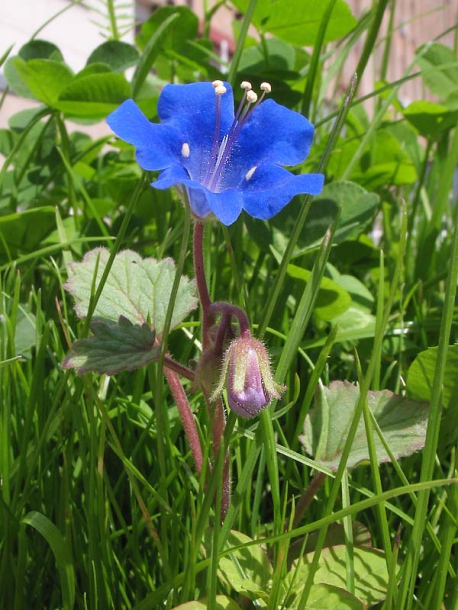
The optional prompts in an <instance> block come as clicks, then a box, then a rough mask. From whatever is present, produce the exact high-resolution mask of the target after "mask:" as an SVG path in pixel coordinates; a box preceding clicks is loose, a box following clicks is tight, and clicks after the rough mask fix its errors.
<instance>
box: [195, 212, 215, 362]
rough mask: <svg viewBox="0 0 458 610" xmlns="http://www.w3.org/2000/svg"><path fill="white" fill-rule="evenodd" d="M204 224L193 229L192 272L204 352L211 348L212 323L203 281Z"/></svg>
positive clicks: (209, 302)
mask: <svg viewBox="0 0 458 610" xmlns="http://www.w3.org/2000/svg"><path fill="white" fill-rule="evenodd" d="M203 239H204V224H203V223H201V222H198V221H197V222H196V224H195V227H194V252H193V253H194V272H195V275H196V282H197V290H198V291H199V297H200V304H201V307H202V347H203V350H204V351H205V350H206V349H208V348H209V347H210V346H211V339H210V337H209V329H210V327H211V325H212V324H213V322H214V316H213V314H212V312H211V304H212V302H211V299H210V294H209V292H208V287H207V280H206V279H205V265H204V254H203Z"/></svg>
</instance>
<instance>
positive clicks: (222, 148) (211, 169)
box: [182, 80, 272, 193]
mask: <svg viewBox="0 0 458 610" xmlns="http://www.w3.org/2000/svg"><path fill="white" fill-rule="evenodd" d="M212 84H213V89H214V91H215V110H216V119H215V131H214V134H213V144H212V148H211V152H210V159H209V164H208V169H207V171H206V173H205V176H204V178H203V180H202V185H203V186H205V187H206V188H208V190H209V191H213V192H214V193H216V192H218V190H219V188H220V185H221V179H222V176H223V172H224V168H225V167H226V165H227V163H228V161H229V158H230V156H231V153H232V151H233V148H234V145H235V143H236V142H237V138H238V136H239V134H240V132H241V131H242V129H243V126H244V125H245V123H246V122H247V120H248V118H249V117H250V116H251V114H252V112H253V110H254V109H255V108H256V107H257V106H258V105H259V104H260V103H261V102H262V100H263V99H264V96H265V94H266V93H270V92H271V90H272V88H271V86H270V84H269V83H261V87H260V88H261V91H262V95H261V97H260V98H259V99H258V96H257V94H256V93H255V92H254V91H253V90H252V87H251V83H249V82H247V81H243V82H242V83H241V84H240V87H241V88H242V89H243V90H244V93H243V97H242V100H241V101H240V104H239V107H238V109H237V112H236V113H235V116H234V120H233V121H232V125H231V127H230V129H229V131H228V133H227V134H225V135H223V137H221V98H222V96H223V95H224V94H225V93H226V87H225V86H224V84H223V82H222V81H220V80H215V81H214V82H213V83H212ZM183 148H184V145H183ZM188 148H189V147H188ZM182 154H183V156H187V155H186V154H185V152H184V151H183V149H182ZM188 156H189V153H188ZM255 170H256V167H252V168H251V169H250V170H249V171H248V172H247V173H246V175H245V179H246V180H249V179H250V178H251V177H252V175H253V174H254V172H255Z"/></svg>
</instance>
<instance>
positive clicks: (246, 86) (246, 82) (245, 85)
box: [240, 80, 252, 91]
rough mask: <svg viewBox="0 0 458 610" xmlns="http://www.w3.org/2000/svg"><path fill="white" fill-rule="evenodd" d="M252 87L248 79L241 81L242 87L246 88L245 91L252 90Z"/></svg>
mask: <svg viewBox="0 0 458 610" xmlns="http://www.w3.org/2000/svg"><path fill="white" fill-rule="evenodd" d="M251 88H252V87H251V83H249V82H248V81H247V80H243V81H242V82H241V83H240V89H245V91H250V89H251Z"/></svg>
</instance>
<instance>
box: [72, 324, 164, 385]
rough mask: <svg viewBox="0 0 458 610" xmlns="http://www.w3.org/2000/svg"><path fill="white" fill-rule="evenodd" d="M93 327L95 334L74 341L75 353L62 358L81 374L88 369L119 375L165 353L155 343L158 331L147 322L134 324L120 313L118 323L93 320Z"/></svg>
mask: <svg viewBox="0 0 458 610" xmlns="http://www.w3.org/2000/svg"><path fill="white" fill-rule="evenodd" d="M91 331H92V332H93V333H94V334H93V336H92V337H89V338H88V339H80V340H78V341H75V343H73V345H72V347H71V353H70V354H69V355H68V356H67V357H66V358H65V359H64V361H63V362H62V368H63V369H69V368H73V369H76V370H77V372H78V375H82V374H83V373H87V372H88V371H95V372H97V373H100V374H101V375H102V374H106V375H115V374H116V373H119V372H120V371H134V370H135V369H138V368H140V367H142V366H144V365H146V364H148V363H149V362H152V361H153V360H156V359H157V358H159V356H160V354H161V348H160V347H159V346H157V345H156V346H155V344H154V340H155V337H156V334H155V332H154V331H152V330H151V329H150V327H149V326H148V324H146V323H144V324H142V325H140V324H132V322H130V320H128V319H127V318H125V317H124V316H120V318H119V320H118V323H117V324H113V323H108V322H104V321H102V320H95V321H93V322H92V323H91Z"/></svg>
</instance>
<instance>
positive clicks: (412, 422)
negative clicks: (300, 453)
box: [299, 381, 429, 470]
mask: <svg viewBox="0 0 458 610" xmlns="http://www.w3.org/2000/svg"><path fill="white" fill-rule="evenodd" d="M358 400H359V388H358V387H357V386H355V385H352V384H351V383H348V382H347V381H334V382H333V383H331V385H330V386H329V387H326V386H322V385H320V386H319V387H318V388H317V390H316V393H315V402H314V405H313V408H312V409H311V410H310V412H309V413H308V415H307V417H306V420H305V423H304V434H303V435H302V436H300V437H299V440H300V441H301V443H302V445H303V446H304V448H305V450H306V451H307V453H309V454H310V455H312V456H314V459H315V460H316V461H317V462H318V463H320V464H322V465H323V466H327V467H328V468H331V469H332V470H337V468H338V466H339V462H340V458H341V456H342V452H343V449H344V446H345V442H346V440H347V436H348V431H349V429H350V426H351V422H352V419H353V415H354V412H355V409H356V405H357V403H358ZM367 400H368V405H369V408H370V410H371V411H372V413H373V415H374V417H375V419H376V421H377V423H378V425H379V427H380V429H381V431H382V433H383V436H384V438H385V440H386V442H387V444H388V446H389V448H390V450H391V452H392V453H393V454H394V456H395V457H396V458H398V457H402V456H406V455H411V454H412V453H414V452H415V451H419V450H420V449H422V448H423V447H424V444H425V437H426V427H427V423H428V415H429V403H426V402H417V401H415V400H411V399H408V398H403V397H402V396H397V395H396V394H393V393H392V392H390V391H389V390H383V391H380V392H375V391H370V392H369V393H368V397H367ZM373 435H374V443H375V448H376V451H377V458H378V461H379V463H381V462H387V461H390V458H389V455H388V453H387V451H386V450H385V447H384V445H383V443H382V441H381V440H380V438H379V436H378V434H377V432H376V431H375V430H373ZM364 460H369V449H368V446H367V436H366V427H365V425H364V419H363V418H362V417H361V419H360V421H359V424H358V429H357V431H356V435H355V438H354V440H353V445H352V447H351V451H350V455H349V457H348V462H347V468H354V467H355V466H357V465H358V464H359V463H361V462H363V461H364Z"/></svg>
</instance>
